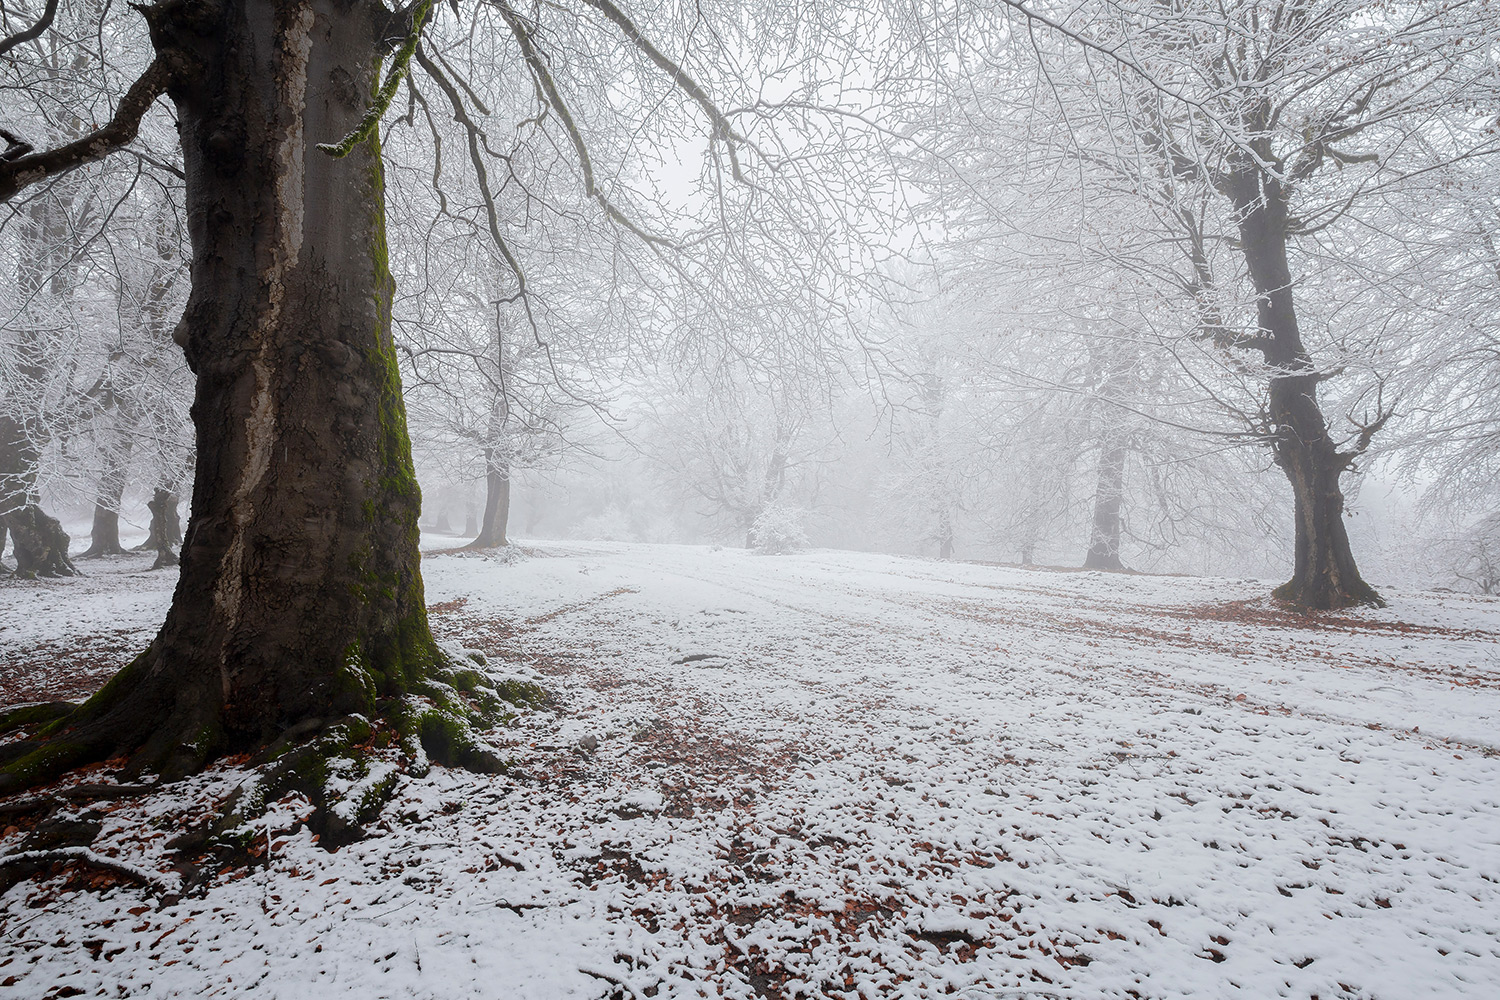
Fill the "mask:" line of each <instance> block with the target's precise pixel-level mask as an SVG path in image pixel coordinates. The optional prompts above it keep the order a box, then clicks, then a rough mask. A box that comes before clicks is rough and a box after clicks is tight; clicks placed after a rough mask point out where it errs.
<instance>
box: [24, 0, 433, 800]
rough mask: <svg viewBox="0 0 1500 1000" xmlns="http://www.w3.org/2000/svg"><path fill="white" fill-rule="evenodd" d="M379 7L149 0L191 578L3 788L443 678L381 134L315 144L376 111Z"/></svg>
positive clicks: (314, 717) (244, 736) (254, 729)
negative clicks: (175, 207) (186, 440)
mask: <svg viewBox="0 0 1500 1000" xmlns="http://www.w3.org/2000/svg"><path fill="white" fill-rule="evenodd" d="M382 16H383V15H382V8H381V7H380V5H378V4H373V3H350V2H345V0H317V2H306V0H278V2H271V0H220V2H217V3H206V2H197V3H176V2H173V3H167V4H164V5H162V6H159V7H156V8H150V9H148V20H149V21H150V23H151V35H152V40H153V42H154V43H155V45H156V49H157V52H158V55H159V56H160V57H161V58H162V59H164V60H166V62H167V63H168V65H169V66H170V67H171V70H172V74H171V82H170V85H169V88H168V94H169V96H170V97H171V99H172V101H173V102H174V103H175V105H176V108H177V114H178V120H179V123H180V126H179V129H180V133H181V137H182V146H183V155H184V163H185V167H186V172H187V209H188V220H189V226H190V231H191V235H192V243H193V262H192V282H193V284H192V295H191V297H190V299H189V301H188V305H187V310H186V313H185V315H184V321H183V327H182V328H183V330H184V332H185V338H184V340H185V343H184V350H185V351H186V354H187V360H188V363H189V365H190V366H191V367H192V369H193V371H194V372H195V373H196V375H197V392H196V396H195V400H194V403H193V409H192V413H193V422H194V427H195V430H196V435H197V454H198V462H197V468H196V472H195V477H194V482H193V500H192V513H191V518H190V521H189V526H188V531H187V536H186V539H185V541H184V544H183V548H182V555H181V560H182V570H181V577H180V580H179V583H178V585H177V590H176V593H175V594H174V596H173V601H172V607H171V610H170V611H169V613H168V616H167V620H166V623H165V624H164V625H163V627H162V629H161V632H160V633H159V634H158V635H157V637H156V639H155V640H154V641H153V642H152V644H151V646H150V647H149V648H148V649H147V650H146V651H145V652H144V653H143V654H141V656H139V657H138V658H137V659H136V660H135V661H134V662H132V663H131V664H130V665H129V666H128V667H126V668H125V669H124V670H123V671H121V673H120V674H118V675H117V676H116V677H115V678H114V679H113V680H112V681H111V682H110V683H109V684H108V685H107V686H106V687H105V688H104V689H103V690H102V691H100V692H99V694H97V695H96V696H95V697H94V698H92V699H91V700H90V701H89V702H88V703H86V704H85V705H84V706H83V707H82V708H81V709H80V710H79V711H78V712H76V713H74V714H73V715H71V716H70V717H68V718H66V719H63V720H59V721H58V722H56V723H53V724H52V725H51V726H50V727H47V728H44V729H43V731H42V733H41V735H40V737H39V738H37V739H33V740H32V741H28V742H25V743H20V744H11V745H9V746H7V747H6V748H5V749H4V751H0V760H3V761H5V762H6V764H7V766H6V768H5V772H4V774H3V775H0V789H3V788H5V787H7V786H8V787H15V786H16V785H18V784H24V783H30V782H34V781H36V780H38V779H39V778H41V777H45V776H47V775H49V774H54V773H57V772H59V771H61V770H63V769H65V768H67V767H70V766H73V765H75V764H78V763H82V762H85V761H88V760H97V759H102V758H107V757H111V756H113V755H116V754H121V753H125V754H130V755H132V764H131V768H130V769H131V770H136V771H139V770H141V769H151V770H154V771H158V772H160V773H163V774H165V775H168V776H171V775H175V774H182V773H185V772H188V771H190V770H192V769H195V768H197V767H199V766H201V765H202V763H203V762H204V761H205V760H207V759H209V758H211V757H212V756H215V755H217V754H219V753H223V752H227V751H231V750H237V749H244V748H249V747H253V746H257V745H261V744H265V743H267V742H269V741H271V740H274V739H275V738H276V737H277V736H278V735H279V734H282V733H284V732H286V731H288V730H291V729H294V727H295V731H298V732H316V731H318V728H319V725H320V724H321V723H324V722H326V721H327V720H332V719H337V718H341V717H348V716H350V715H351V714H354V713H359V714H361V715H363V716H367V717H374V716H376V715H378V714H380V712H381V711H382V710H383V709H385V710H389V711H395V710H396V709H395V708H392V707H391V706H399V705H402V704H404V702H403V699H402V696H404V695H407V694H409V693H413V692H422V693H426V694H429V695H431V696H432V697H433V698H434V699H437V698H441V697H442V691H441V689H440V688H439V687H438V686H437V685H433V684H429V683H427V679H428V678H430V677H433V676H439V675H442V674H443V672H444V670H445V669H446V667H447V660H446V658H445V657H444V656H443V655H442V653H441V652H440V651H439V650H438V648H437V645H436V643H435V642H434V640H433V637H432V633H431V631H430V629H429V627H428V623H427V612H426V605H425V602H424V598H423V591H422V581H421V577H420V574H419V572H418V561H419V558H420V557H419V554H418V549H417V539H418V532H417V517H418V511H419V505H420V495H419V491H418V488H417V482H416V478H415V476H414V475H413V472H412V464H411V450H410V443H409V440H408V437H407V431H406V416H405V409H404V406H403V404H402V400H401V386H400V379H399V375H398V372H397V367H396V355H395V351H394V348H393V345H392V340H391V334H390V307H391V297H392V290H393V289H392V281H391V278H390V274H389V271H388V270H387V266H386V259H385V256H386V248H385V230H384V218H383V202H384V196H383V187H382V178H381V166H380V153H379V148H378V139H375V140H371V141H370V142H368V143H365V144H364V145H362V146H361V147H359V148H357V149H356V150H355V151H354V152H353V153H352V154H351V155H349V156H348V157H347V158H345V159H342V160H335V159H332V158H330V157H328V156H326V155H324V154H322V153H320V152H317V151H316V150H314V149H313V144H314V143H315V142H318V141H332V140H336V139H337V138H338V137H340V136H342V135H343V134H345V132H347V130H348V129H349V128H350V127H351V126H352V125H353V124H354V123H355V121H357V120H358V118H359V117H360V114H361V113H362V111H363V110H364V106H365V103H366V102H367V100H368V96H369V94H370V93H371V90H372V84H373V81H374V79H375V74H376V70H377V56H376V53H375V50H374V39H376V37H377V32H376V24H375V19H376V18H380V17H382ZM448 679H451V676H450V677H449V678H448ZM404 711H409V707H408V709H406V710H404Z"/></svg>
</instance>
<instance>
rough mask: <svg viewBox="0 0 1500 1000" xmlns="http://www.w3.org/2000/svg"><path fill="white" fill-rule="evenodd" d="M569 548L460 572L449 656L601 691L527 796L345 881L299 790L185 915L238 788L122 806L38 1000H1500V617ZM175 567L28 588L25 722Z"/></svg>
mask: <svg viewBox="0 0 1500 1000" xmlns="http://www.w3.org/2000/svg"><path fill="white" fill-rule="evenodd" d="M530 552H531V554H530V556H529V557H528V558H525V559H523V560H521V561H519V562H516V563H514V564H509V565H507V564H505V563H502V562H499V561H496V560H490V559H484V558H477V557H460V556H452V555H443V556H432V557H430V558H429V559H428V560H427V561H426V563H425V575H426V579H427V586H428V597H429V600H430V601H431V602H432V604H433V620H434V624H435V626H436V627H437V628H438V630H439V631H440V632H441V633H442V635H443V636H444V637H445V638H448V639H451V640H453V641H455V642H457V643H459V644H461V645H463V646H467V647H475V648H479V649H482V650H484V651H486V652H487V653H489V654H491V656H492V663H493V664H495V665H496V666H497V667H499V668H502V669H505V670H508V671H511V672H523V673H524V672H528V671H536V672H538V673H540V674H541V675H542V676H543V677H544V678H545V681H546V683H547V684H548V685H549V686H551V687H552V688H553V689H554V690H556V691H557V692H559V694H560V695H561V703H560V705H559V707H558V709H557V711H555V712H547V713H541V714H534V715H531V716H529V717H527V718H525V719H524V720H523V721H522V722H520V723H519V724H518V725H516V726H514V727H512V728H508V729H502V730H498V731H497V732H495V733H494V734H492V740H493V742H495V743H496V744H498V745H501V746H503V747H504V748H506V749H507V751H508V752H509V753H510V754H511V755H512V756H513V758H514V759H515V762H516V765H515V768H514V769H513V773H511V774H510V775H508V776H505V777H499V778H490V777H479V776H475V775H470V774H466V773H460V772H456V771H450V770H443V769H435V770H434V771H433V772H432V774H431V775H429V776H428V777H426V778H424V779H420V780H407V781H406V782H405V784H404V785H403V786H402V788H401V790H400V791H399V792H398V794H397V797H396V799H395V801H393V802H392V803H391V804H390V805H389V806H387V808H386V810H385V813H384V817H383V819H382V821H381V822H380V823H379V824H378V825H377V827H376V828H374V829H373V830H372V831H371V836H370V837H368V838H367V839H365V840H364V841H362V842H359V843H357V844H354V845H352V846H350V847H346V848H344V849H342V850H340V851H339V852H337V853H333V854H330V853H328V852H326V851H324V850H322V849H320V848H319V847H317V846H316V845H315V844H314V843H312V839H311V836H310V835H309V834H308V833H307V832H306V831H305V830H295V829H294V827H295V826H296V819H297V816H298V815H299V814H300V813H305V811H306V810H305V805H304V804H302V803H300V802H298V801H296V800H288V801H286V802H284V803H282V805H281V807H280V808H279V809H278V811H277V812H275V813H274V814H273V817H272V821H271V823H270V827H269V829H268V831H267V837H266V838H265V839H266V840H267V841H269V846H270V848H271V850H270V853H269V857H264V856H263V857H262V864H260V865H259V866H258V867H253V868H251V869H250V870H249V871H248V872H247V871H245V870H243V869H241V870H229V871H225V872H222V873H219V874H216V875H214V876H213V877H212V878H211V879H210V880H209V883H208V885H207V887H206V888H200V889H198V890H196V891H194V892H190V893H188V894H187V895H186V896H184V897H182V898H178V896H177V895H176V893H175V892H174V889H175V887H176V885H177V879H178V873H177V872H175V871H172V870H171V869H170V867H169V866H170V864H171V856H170V854H169V853H168V852H167V851H166V850H165V848H164V843H165V841H166V839H167V838H168V836H169V835H170V832H171V830H170V828H171V827H173V826H175V825H177V824H178V823H179V822H180V821H181V817H182V816H183V815H184V814H189V813H191V812H192V811H193V810H197V809H201V808H202V803H203V802H204V801H206V799H207V797H209V796H210V795H211V794H224V793H226V792H227V791H228V789H229V788H231V787H232V786H233V784H234V783H235V781H236V779H237V777H239V773H238V772H236V771H235V770H234V769H233V768H230V767H227V766H225V767H220V768H217V769H215V770H214V771H212V772H211V773H209V774H207V775H204V776H202V777H200V778H197V779H194V780H192V781H189V782H185V783H183V784H182V785H181V786H178V787H177V789H176V790H175V791H174V792H172V793H170V794H168V793H160V794H157V795H155V796H152V797H150V798H147V799H122V800H120V801H119V802H117V803H107V804H105V805H104V806H102V807H99V808H98V809H97V810H96V811H97V812H98V813H99V814H100V815H99V816H98V817H97V818H98V820H99V821H100V822H102V824H103V825H102V829H101V832H100V834H99V836H98V838H97V839H96V841H95V843H94V845H93V847H92V848H91V850H92V851H93V852H94V853H95V855H97V856H102V857H110V858H115V859H118V860H122V861H125V862H128V863H130V864H133V865H136V866H138V867H139V868H141V869H143V870H144V874H145V877H146V878H145V880H149V881H153V882H154V883H155V884H154V885H147V886H141V885H132V884H115V883H116V882H118V880H107V879H101V878H99V877H98V876H97V875H93V874H88V873H81V872H79V871H73V870H65V871H61V873H60V874H58V875H57V876H56V877H54V878H52V879H51V880H50V881H47V882H44V883H37V882H34V881H33V882H26V883H22V884H20V885H18V886H16V887H15V888H13V889H11V890H10V891H9V892H8V893H7V894H5V895H4V896H3V897H0V987H8V989H0V993H9V994H10V995H15V996H26V997H43V996H75V995H88V996H95V995H98V996H111V997H112V996H121V997H124V996H142V995H149V996H231V995H239V994H253V995H255V996H256V997H289V998H291V997H311V996H325V995H326V996H333V995H345V994H348V995H354V996H360V997H433V998H445V1000H446V998H460V997H497V998H512V997H514V998H551V997H606V996H618V997H642V996H655V997H679V996H721V995H722V996H728V997H792V996H808V995H811V996H837V997H850V998H852V997H856V996H858V997H866V998H870V997H926V996H942V995H956V996H961V997H969V998H981V997H1068V998H1072V997H1090V998H1092V997H1125V996H1130V997H1183V996H1197V997H1230V996H1242V997H1247V998H1255V997H1270V996H1289V997H1312V996H1316V997H1319V998H1322V1000H1327V998H1332V997H1385V998H1395V1000H1400V998H1411V997H1423V998H1440V997H1470V998H1482V1000H1487V998H1493V997H1497V996H1500V881H1497V880H1500V755H1497V750H1496V745H1497V742H1500V643H1497V639H1500V601H1495V600H1488V599H1479V598H1471V597H1465V596H1458V595H1444V594H1433V593H1422V592H1410V591H1401V590H1390V591H1388V592H1387V596H1388V597H1389V598H1391V607H1390V608H1389V609H1387V610H1383V611H1368V612H1358V613H1351V614H1346V615H1339V616H1331V617H1325V618H1322V619H1319V620H1304V619H1300V618H1297V617H1295V616H1291V615H1288V614H1285V613H1282V612H1280V611H1278V610H1276V609H1275V608H1274V607H1273V606H1272V605H1271V604H1270V603H1269V602H1268V601H1266V600H1264V599H1262V595H1263V594H1265V592H1266V591H1267V590H1268V585H1267V584H1266V583H1264V582H1260V581H1225V580H1204V579H1193V578H1169V577H1151V576H1110V575H1100V574H1091V573H1049V572H1041V571H1022V570H1015V569H1005V568H996V567H985V566H974V565H961V564H960V565H952V564H941V563H932V562H923V561H918V560H909V559H898V558H891V557H883V556H870V555H856V554H850V553H834V552H815V553H807V554H802V555H795V556H785V557H773V558H768V557H758V556H754V555H750V554H747V553H744V552H739V551H730V550H721V551H712V550H709V549H704V548H690V547H670V546H648V545H625V544H604V543H599V544H581V543H570V544H562V543H546V544H540V545H537V546H535V547H533V548H531V549H530ZM148 565H149V558H145V557H142V558H140V559H126V560H123V561H120V562H117V563H114V564H111V565H110V566H107V567H99V566H89V567H86V569H90V570H93V571H94V575H92V576H90V577H89V578H87V579H82V580H72V581H62V582H56V583H42V584H39V585H38V584H29V585H19V584H7V585H4V586H3V587H0V701H14V700H20V699H34V698H43V697H55V696H56V695H55V694H53V693H52V692H54V691H59V690H60V691H62V693H64V694H66V695H69V696H74V697H76V696H79V695H80V694H82V693H85V691H86V689H87V687H88V684H89V683H97V681H98V680H99V679H100V678H102V677H103V676H105V675H107V673H108V672H109V671H110V670H111V669H113V668H115V667H117V666H119V665H120V664H122V663H123V662H124V661H125V660H126V659H128V658H129V656H130V655H132V654H133V653H134V652H135V651H137V650H138V649H139V648H140V646H141V645H143V643H144V642H145V641H146V640H147V639H148V638H149V635H150V633H151V630H152V627H153V626H154V625H155V623H156V621H157V620H158V619H159V618H160V616H161V615H162V614H163V612H164V609H165V607H166V604H167V602H168V600H169V599H170V588H171V585H172V580H171V578H170V577H169V576H165V575H163V574H161V573H156V574H151V573H147V572H144V570H145V568H146V566H148ZM21 836H22V831H18V830H15V829H10V830H7V832H6V833H5V835H4V837H3V839H0V852H8V851H14V850H15V849H16V848H17V846H18V844H19V841H20V839H21ZM90 879H93V880H94V881H95V882H96V883H99V884H96V885H95V886H93V887H90V886H89V885H88V884H87V883H88V881H89V880H90ZM138 881H139V880H138Z"/></svg>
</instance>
